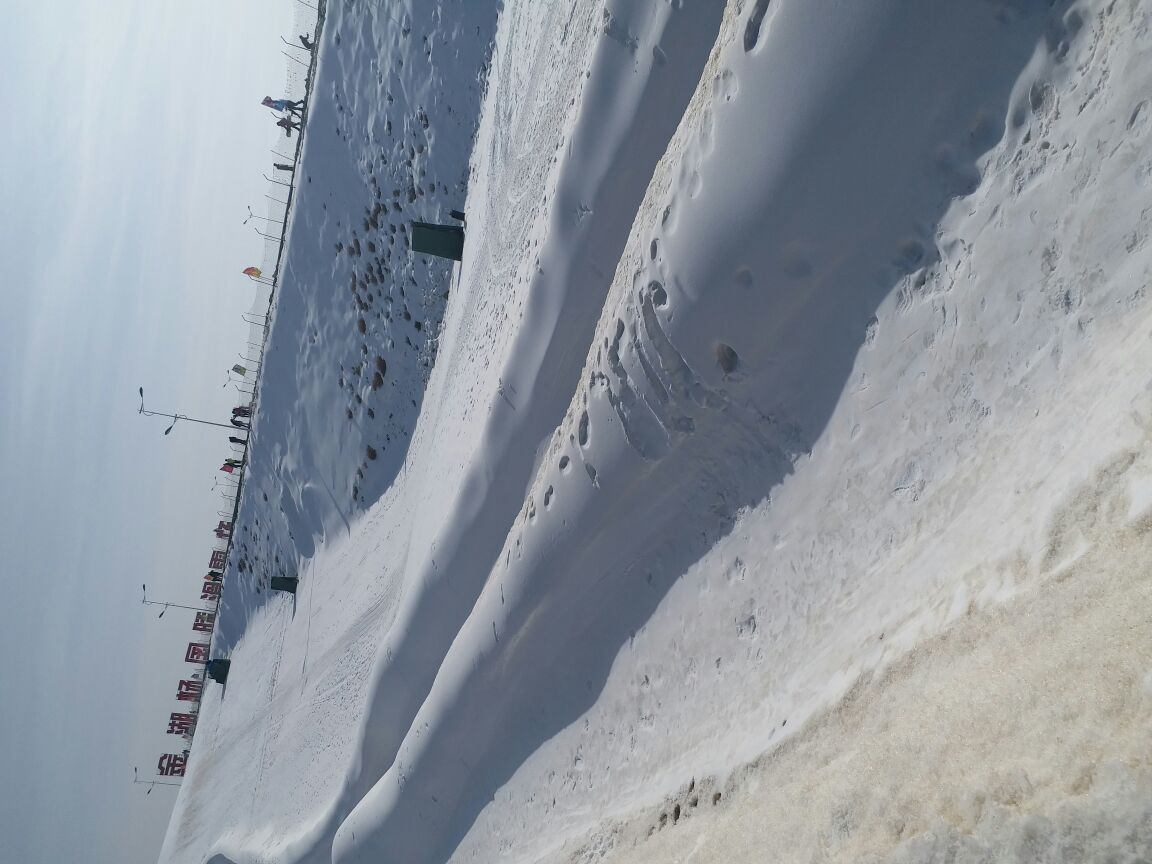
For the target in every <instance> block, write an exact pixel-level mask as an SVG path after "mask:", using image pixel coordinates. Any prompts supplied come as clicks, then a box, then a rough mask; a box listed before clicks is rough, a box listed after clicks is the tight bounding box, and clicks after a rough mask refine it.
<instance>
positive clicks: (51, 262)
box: [0, 0, 308, 864]
mask: <svg viewBox="0 0 1152 864" xmlns="http://www.w3.org/2000/svg"><path fill="white" fill-rule="evenodd" d="M0 12H2V13H3V15H2V18H3V21H4V25H3V27H2V28H0V70H2V74H0V116H2V117H3V118H4V121H3V122H2V123H0V164H2V165H3V170H0V303H2V305H0V404H2V405H3V409H2V410H0V472H2V475H0V476H2V477H3V480H4V483H5V486H6V489H5V490H4V494H3V495H0V554H2V556H3V558H2V563H0V586H2V587H3V594H4V601H5V611H6V613H7V614H6V616H5V617H6V621H5V625H4V627H3V628H0V650H2V652H3V656H4V658H5V661H6V662H5V670H4V673H3V674H2V675H0V777H3V778H4V782H3V784H0V838H3V839H2V840H0V844H2V846H0V859H3V860H6V861H20V862H26V864H40V862H43V864H60V862H66V861H81V860H83V861H88V862H101V864H102V862H118V864H120V862H124V864H136V862H145V861H155V860H156V857H157V854H158V852H159V849H160V844H161V842H162V839H163V836H164V831H165V829H166V827H167V823H168V817H169V813H170V811H171V808H172V804H173V801H174V800H175V791H176V790H174V789H170V788H167V787H156V788H155V789H153V791H152V793H151V794H148V795H146V794H145V792H146V788H147V787H145V786H142V785H136V784H133V782H132V779H133V767H138V768H139V770H140V774H141V776H142V777H150V776H152V775H153V774H154V772H155V770H156V769H155V766H156V760H157V758H158V757H159V755H160V754H161V753H163V752H167V751H170V750H171V751H177V750H179V749H180V747H179V746H176V745H175V744H174V743H173V741H174V738H175V736H166V735H165V734H164V730H165V728H166V726H167V721H168V714H169V712H171V711H175V710H177V709H178V708H179V706H180V703H178V702H176V701H175V698H174V697H175V691H176V682H177V681H178V680H179V679H180V678H181V677H183V676H184V675H186V674H187V672H188V671H189V668H190V667H188V666H187V665H186V664H185V663H184V662H183V650H184V646H185V645H186V644H187V642H188V641H189V640H190V639H191V638H193V636H194V635H195V634H193V632H192V630H191V620H192V615H193V613H191V612H187V611H184V610H175V609H174V610H169V612H168V613H167V614H166V615H165V617H164V618H163V619H157V618H156V611H157V610H156V609H155V608H154V607H144V606H143V605H142V604H141V602H140V601H141V584H142V583H147V584H148V592H149V596H150V597H153V598H158V599H161V600H168V601H171V602H175V603H187V604H189V605H194V604H196V603H197V602H198V598H199V584H200V577H201V576H202V574H203V573H204V572H205V571H206V569H207V566H206V565H207V561H208V556H209V552H210V549H211V548H212V544H213V542H214V540H215V538H214V536H213V534H212V528H213V527H214V526H215V524H216V521H217V520H218V518H219V517H218V516H217V511H218V510H219V509H221V508H222V507H224V506H225V503H224V501H223V499H222V498H221V497H220V495H219V492H218V491H216V490H214V489H213V483H214V481H215V480H216V478H217V477H219V476H223V475H220V474H218V472H217V468H218V466H219V465H220V462H221V460H222V459H223V458H224V457H225V456H226V455H228V454H227V442H226V440H225V439H226V437H227V434H228V433H227V432H225V431H224V430H223V429H213V428H212V427H208V426H196V425H194V424H191V423H181V424H179V425H177V426H176V428H175V429H174V430H173V431H172V433H171V434H170V435H169V436H167V437H165V436H164V435H163V434H162V433H163V429H164V428H165V427H166V426H167V421H164V420H162V419H160V418H147V417H141V416H139V415H138V414H137V408H138V406H139V398H138V396H137V387H140V386H142V387H144V390H145V393H146V395H147V402H148V407H149V408H151V409H153V410H157V411H167V412H172V411H179V412H181V413H186V414H191V415H193V416H200V417H207V418H209V419H215V420H226V419H227V418H228V416H229V414H230V408H231V407H232V406H233V405H235V404H237V399H238V396H237V393H236V391H235V390H233V389H231V388H224V387H223V386H222V385H223V384H224V382H225V380H226V370H227V369H228V367H229V366H231V365H232V364H233V363H236V362H241V361H240V359H239V356H238V352H243V351H244V350H245V348H246V342H247V339H248V332H249V331H248V325H246V324H245V323H244V321H243V320H242V318H241V313H242V312H243V311H245V310H247V309H248V308H249V307H250V306H251V305H252V302H253V299H254V297H255V296H256V290H255V289H254V286H253V284H252V283H251V282H249V281H248V280H247V279H246V277H244V276H243V275H241V273H240V271H241V270H242V269H243V268H244V267H246V266H248V265H250V264H259V263H260V262H261V259H262V258H263V253H264V241H263V240H262V239H261V238H260V237H259V236H258V235H257V234H256V232H255V231H253V230H252V227H251V224H250V225H248V226H244V225H243V224H242V222H243V221H244V219H245V217H246V216H247V215H248V213H247V207H249V206H251V207H252V209H253V210H255V211H256V212H257V213H263V212H265V210H266V207H267V204H266V201H265V198H264V195H265V193H266V192H267V191H268V184H267V182H266V181H265V179H264V177H263V176H262V173H263V172H266V173H269V174H271V173H272V167H271V163H272V161H274V157H273V156H272V154H271V153H270V152H269V149H270V148H271V147H272V146H274V145H275V144H276V142H277V135H276V133H277V132H278V131H279V130H277V129H275V127H274V126H273V120H272V117H271V115H270V113H269V112H268V111H267V110H266V109H264V108H262V107H261V106H260V104H259V102H260V99H261V98H263V97H264V96H265V95H271V96H274V97H276V96H280V95H283V93H282V92H281V91H283V90H284V88H285V80H286V70H287V67H288V65H289V61H288V60H287V59H286V58H285V56H284V54H283V53H282V51H286V50H289V49H287V48H286V47H285V46H284V45H283V43H282V42H281V41H280V36H281V35H282V34H284V35H288V34H291V33H292V31H293V24H294V20H295V18H296V15H297V14H298V13H300V14H308V13H307V10H301V9H300V8H299V2H298V0H243V2H235V0H202V2H197V3H180V2H172V3H169V2H162V3H157V2H155V0H68V2H67V3H64V2H60V0H56V2H44V3H27V2H22V0H20V2H18V0H0ZM295 53H297V54H301V53H302V52H295ZM166 739H167V740H166Z"/></svg>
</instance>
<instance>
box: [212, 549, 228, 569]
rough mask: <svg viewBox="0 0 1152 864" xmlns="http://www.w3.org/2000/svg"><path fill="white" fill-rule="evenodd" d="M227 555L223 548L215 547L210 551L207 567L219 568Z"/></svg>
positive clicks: (222, 565)
mask: <svg viewBox="0 0 1152 864" xmlns="http://www.w3.org/2000/svg"><path fill="white" fill-rule="evenodd" d="M227 557H228V553H227V552H226V551H225V550H223V549H217V550H216V551H215V552H213V553H212V557H211V558H210V559H209V560H208V567H209V568H210V569H212V570H220V569H222V568H223V567H224V561H225V559H226V558H227Z"/></svg>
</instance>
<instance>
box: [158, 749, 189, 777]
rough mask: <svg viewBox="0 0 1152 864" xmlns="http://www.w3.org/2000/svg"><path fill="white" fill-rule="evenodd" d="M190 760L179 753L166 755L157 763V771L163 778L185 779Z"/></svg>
mask: <svg viewBox="0 0 1152 864" xmlns="http://www.w3.org/2000/svg"><path fill="white" fill-rule="evenodd" d="M187 764H188V758H187V757H186V756H181V755H180V754H179V753H165V754H164V755H163V756H161V757H160V761H159V762H157V763H156V771H157V773H159V774H160V776H161V777H183V776H184V768H185V766H186V765H187Z"/></svg>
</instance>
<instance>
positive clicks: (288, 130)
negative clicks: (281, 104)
mask: <svg viewBox="0 0 1152 864" xmlns="http://www.w3.org/2000/svg"><path fill="white" fill-rule="evenodd" d="M276 125H277V126H279V127H280V128H281V129H283V130H284V136H285V137H286V138H291V137H292V130H293V129H295V130H296V131H297V132H299V131H300V124H299V123H293V122H292V118H291V117H284V118H281V119H280V120H277V121H276Z"/></svg>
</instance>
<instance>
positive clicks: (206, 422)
mask: <svg viewBox="0 0 1152 864" xmlns="http://www.w3.org/2000/svg"><path fill="white" fill-rule="evenodd" d="M140 413H141V414H143V415H144V416H145V417H168V418H170V419H171V420H172V423H171V425H169V427H168V428H167V429H165V430H164V434H165V435H167V434H168V433H169V432H171V431H172V427H173V426H175V425H176V423H177V422H178V421H180V420H187V421H189V422H191V423H203V424H204V425H205V426H219V427H221V428H222V429H231V428H232V427H231V426H230V425H228V424H227V423H216V422H215V421H213V420H199V419H197V418H195V417H189V416H188V415H187V414H164V413H162V412H160V411H145V410H144V388H143V387H141V388H140Z"/></svg>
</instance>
